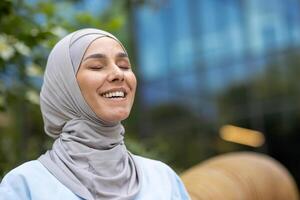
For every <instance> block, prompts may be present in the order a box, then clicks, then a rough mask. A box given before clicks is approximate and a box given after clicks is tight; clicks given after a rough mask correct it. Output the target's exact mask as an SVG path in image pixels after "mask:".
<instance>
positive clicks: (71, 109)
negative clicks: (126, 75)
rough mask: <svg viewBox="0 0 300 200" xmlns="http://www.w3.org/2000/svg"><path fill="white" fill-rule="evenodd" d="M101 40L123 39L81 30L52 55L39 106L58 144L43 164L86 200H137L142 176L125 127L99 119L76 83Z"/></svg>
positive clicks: (44, 158) (49, 130)
mask: <svg viewBox="0 0 300 200" xmlns="http://www.w3.org/2000/svg"><path fill="white" fill-rule="evenodd" d="M100 37H110V38H113V39H115V40H116V41H118V39H117V38H115V37H114V36H113V35H111V34H110V33H107V32H105V31H102V30H98V29H82V30H79V31H76V32H74V33H71V34H69V35H67V36H66V37H64V38H63V39H62V40H60V41H59V42H58V43H57V44H56V46H55V47H54V48H53V50H52V51H51V53H50V55H49V57H48V62H47V66H46V70H45V74H44V83H43V86H42V90H41V93H40V103H41V111H42V115H43V120H44V126H45V131H46V133H47V134H48V135H50V136H51V137H53V138H55V141H54V143H53V146H52V149H51V150H49V151H47V152H46V153H45V154H44V155H42V156H41V157H39V159H38V160H39V161H40V162H41V163H42V164H43V165H44V166H45V167H46V168H47V169H48V170H49V171H50V172H51V173H52V174H53V175H54V176H55V177H56V178H57V179H58V180H59V181H60V182H61V183H63V184H64V185H65V186H67V187H68V188H69V189H70V190H71V191H72V192H74V193H75V194H76V195H78V196H79V197H81V198H83V199H88V200H96V199H101V200H102V199H103V200H106V199H120V200H123V199H124V200H127V199H134V198H135V196H136V195H137V193H138V192H139V190H140V185H141V175H140V170H139V168H138V166H137V165H136V164H135V162H134V160H133V158H132V155H131V154H130V153H129V152H128V151H127V149H126V146H125V145H124V143H123V137H124V133H125V131H124V128H123V126H122V125H121V123H115V124H111V123H107V122H104V121H103V120H101V119H99V118H98V117H97V116H96V114H95V113H94V112H93V111H92V110H91V108H90V107H89V106H88V104H87V103H86V102H85V100H84V98H83V96H82V94H81V91H80V88H79V86H78V84H77V80H76V73H77V71H78V68H79V66H80V63H81V60H82V58H83V55H84V53H85V51H86V49H87V48H88V46H89V45H90V44H91V43H92V42H93V41H94V40H95V39H97V38H100ZM118 42H119V41H118ZM119 43H120V42H119ZM120 44H121V43H120ZM124 50H125V49H124Z"/></svg>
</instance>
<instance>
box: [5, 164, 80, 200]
mask: <svg viewBox="0 0 300 200" xmlns="http://www.w3.org/2000/svg"><path fill="white" fill-rule="evenodd" d="M62 194H63V195H65V196H68V197H73V198H70V199H78V198H76V196H75V195H74V194H73V193H72V192H71V191H70V190H68V189H67V188H66V187H65V186H64V185H62V184H61V183H60V182H59V181H58V180H57V179H56V178H55V177H54V176H53V175H52V174H51V173H50V172H49V171H48V170H47V169H46V168H45V167H44V166H43V165H42V164H41V163H40V162H39V161H38V160H33V161H28V162H26V163H24V164H22V165H20V166H18V167H16V168H14V169H13V170H11V171H10V172H8V173H7V174H6V175H5V176H4V178H3V179H2V181H1V184H0V200H2V199H3V200H4V199H5V200H18V199H22V200H35V199H39V198H40V197H41V196H43V197H45V199H47V198H48V197H49V198H50V197H51V198H52V197H59V196H57V195H62ZM47 196H48V197H47ZM54 199H55V198H54ZM56 199H60V198H56Z"/></svg>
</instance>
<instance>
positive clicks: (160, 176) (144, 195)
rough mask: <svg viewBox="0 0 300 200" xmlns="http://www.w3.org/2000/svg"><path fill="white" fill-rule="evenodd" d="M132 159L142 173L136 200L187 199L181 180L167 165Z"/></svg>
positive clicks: (153, 161)
mask: <svg viewBox="0 0 300 200" xmlns="http://www.w3.org/2000/svg"><path fill="white" fill-rule="evenodd" d="M133 159H134V160H135V162H136V164H137V165H139V167H140V170H141V173H142V189H141V194H140V198H138V199H176V200H177V199H178V200H179V199H180V200H186V199H189V197H188V194H187V192H186V189H185V187H184V185H183V183H182V181H181V179H180V178H179V176H178V175H177V174H176V173H175V171H174V170H173V169H172V168H171V167H169V166H168V165H167V164H165V163H163V162H161V161H158V160H153V159H149V158H145V157H141V156H136V155H134V156H133ZM153 191H155V193H153ZM148 197H149V198H148Z"/></svg>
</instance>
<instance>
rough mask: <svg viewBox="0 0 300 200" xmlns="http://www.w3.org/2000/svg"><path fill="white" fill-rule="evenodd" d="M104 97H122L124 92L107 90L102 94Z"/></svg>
mask: <svg viewBox="0 0 300 200" xmlns="http://www.w3.org/2000/svg"><path fill="white" fill-rule="evenodd" d="M103 96H104V97H106V98H111V97H124V92H122V91H117V92H108V93H105V94H103Z"/></svg>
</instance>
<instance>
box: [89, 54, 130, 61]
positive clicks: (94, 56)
mask: <svg viewBox="0 0 300 200" xmlns="http://www.w3.org/2000/svg"><path fill="white" fill-rule="evenodd" d="M116 57H118V58H128V55H127V54H126V53H124V52H120V53H117V55H116ZM93 58H96V59H101V58H107V56H106V55H105V54H102V53H95V54H92V55H89V56H87V57H86V58H85V59H84V60H83V61H85V60H87V59H93Z"/></svg>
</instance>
